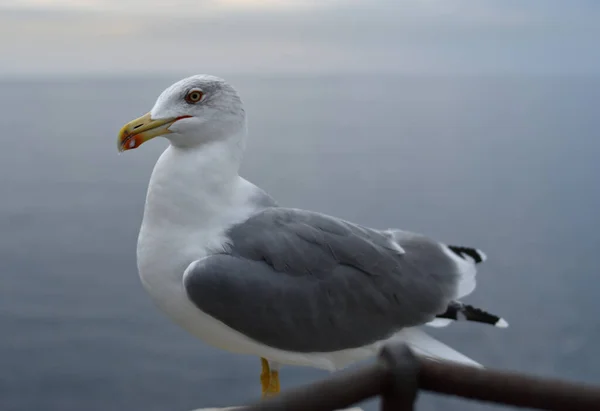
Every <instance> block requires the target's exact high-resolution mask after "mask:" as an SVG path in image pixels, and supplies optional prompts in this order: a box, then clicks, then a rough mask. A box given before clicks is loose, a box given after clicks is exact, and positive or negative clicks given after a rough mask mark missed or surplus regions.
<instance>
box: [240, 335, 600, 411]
mask: <svg viewBox="0 0 600 411" xmlns="http://www.w3.org/2000/svg"><path fill="white" fill-rule="evenodd" d="M419 390H425V391H432V392H437V393H440V394H447V395H453V396H459V397H463V398H469V399H472V400H479V401H485V402H493V403H497V404H504V405H511V406H516V407H526V408H534V409H541V410H561V411H584V410H585V411H600V387H598V386H590V385H585V384H575V383H571V382H567V381H560V380H555V379H549V378H540V377H534V376H526V375H522V374H517V373H512V372H506V371H497V370H490V369H485V368H476V367H469V366H464V365H459V364H454V363H449V362H442V361H434V360H430V359H425V358H422V357H420V356H416V355H414V354H413V353H412V351H411V350H410V349H409V348H408V347H407V346H405V345H404V344H398V345H389V346H387V347H385V348H384V349H383V350H382V351H381V353H380V355H379V358H378V360H377V361H376V362H375V363H374V364H370V365H367V366H364V367H362V368H358V369H354V370H349V371H346V372H340V373H336V374H334V375H332V376H331V377H330V378H328V379H325V380H323V381H320V382H317V383H313V384H310V385H306V386H303V387H300V388H296V389H291V390H288V391H285V392H282V393H281V394H279V395H278V396H276V397H272V398H267V399H265V400H262V401H260V402H257V403H255V404H253V405H251V406H249V407H243V408H245V411H332V410H339V409H341V408H347V407H350V406H352V405H354V404H356V403H357V402H360V401H363V400H367V399H370V398H372V397H375V396H381V410H382V411H409V410H413V409H414V406H415V402H416V400H417V396H418V393H419Z"/></svg>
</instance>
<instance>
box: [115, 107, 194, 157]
mask: <svg viewBox="0 0 600 411" xmlns="http://www.w3.org/2000/svg"><path fill="white" fill-rule="evenodd" d="M187 117H190V116H182V117H170V118H161V119H160V120H153V119H152V117H151V116H150V113H148V114H145V115H143V116H142V117H139V118H136V119H135V120H132V121H130V122H129V123H127V124H125V125H124V126H123V128H121V130H120V131H119V138H118V140H117V148H118V150H119V151H126V150H133V149H134V148H138V147H139V146H141V145H142V144H144V143H145V142H146V141H148V140H151V139H153V138H154V137H158V136H163V135H165V134H169V133H171V131H169V127H170V126H171V124H173V123H174V122H176V121H177V120H180V119H182V118H187Z"/></svg>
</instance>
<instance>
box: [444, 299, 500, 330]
mask: <svg viewBox="0 0 600 411" xmlns="http://www.w3.org/2000/svg"><path fill="white" fill-rule="evenodd" d="M436 317H437V318H445V319H449V320H454V321H461V320H462V321H474V322H479V323H484V324H489V325H493V326H495V327H499V328H506V327H508V323H507V322H506V320H504V318H502V317H499V316H497V315H494V314H491V313H489V312H487V311H484V310H482V309H480V308H477V307H473V306H472V305H467V304H463V303H461V302H460V301H453V302H451V303H450V304H448V308H447V309H446V311H445V312H444V313H442V314H439V315H437V316H436Z"/></svg>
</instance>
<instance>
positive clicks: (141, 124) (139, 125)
mask: <svg viewBox="0 0 600 411" xmlns="http://www.w3.org/2000/svg"><path fill="white" fill-rule="evenodd" d="M143 125H144V123H140V124H138V125H137V126H135V127H134V128H133V129H134V130H135V129H136V128H140V127H141V126H143Z"/></svg>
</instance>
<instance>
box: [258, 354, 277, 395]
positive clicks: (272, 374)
mask: <svg viewBox="0 0 600 411" xmlns="http://www.w3.org/2000/svg"><path fill="white" fill-rule="evenodd" d="M260 363H261V365H262V372H261V373H260V385H261V386H262V396H263V398H265V397H272V396H274V395H277V394H279V390H280V387H279V371H277V370H272V369H271V367H270V366H269V361H268V360H267V359H266V358H262V357H261V359H260Z"/></svg>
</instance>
